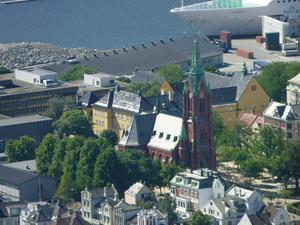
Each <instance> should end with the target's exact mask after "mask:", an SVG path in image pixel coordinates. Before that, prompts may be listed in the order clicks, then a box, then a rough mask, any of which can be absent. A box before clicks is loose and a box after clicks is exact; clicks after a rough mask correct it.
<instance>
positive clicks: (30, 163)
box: [4, 159, 36, 173]
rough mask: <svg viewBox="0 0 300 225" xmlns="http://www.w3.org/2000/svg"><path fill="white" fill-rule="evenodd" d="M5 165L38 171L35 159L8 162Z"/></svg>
mask: <svg viewBox="0 0 300 225" xmlns="http://www.w3.org/2000/svg"><path fill="white" fill-rule="evenodd" d="M4 165H5V166H7V167H11V168H15V169H20V170H25V171H31V172H34V173H35V172H36V162H35V159H33V160H25V161H20V162H13V163H6V164H4Z"/></svg>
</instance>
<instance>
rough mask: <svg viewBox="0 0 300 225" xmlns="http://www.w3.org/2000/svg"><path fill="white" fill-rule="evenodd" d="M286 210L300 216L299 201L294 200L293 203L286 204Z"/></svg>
mask: <svg viewBox="0 0 300 225" xmlns="http://www.w3.org/2000/svg"><path fill="white" fill-rule="evenodd" d="M287 210H288V211H289V212H290V213H294V214H296V215H298V216H300V202H294V203H291V204H288V206H287Z"/></svg>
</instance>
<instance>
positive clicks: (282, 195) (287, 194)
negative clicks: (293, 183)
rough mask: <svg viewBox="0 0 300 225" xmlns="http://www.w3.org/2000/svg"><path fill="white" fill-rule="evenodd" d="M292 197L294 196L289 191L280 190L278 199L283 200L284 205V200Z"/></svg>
mask: <svg viewBox="0 0 300 225" xmlns="http://www.w3.org/2000/svg"><path fill="white" fill-rule="evenodd" d="M293 195H294V193H293V192H292V191H290V190H281V191H280V193H279V197H280V198H283V199H284V200H285V204H286V200H287V199H288V198H291V197H293Z"/></svg>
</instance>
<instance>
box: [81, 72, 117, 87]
mask: <svg viewBox="0 0 300 225" xmlns="http://www.w3.org/2000/svg"><path fill="white" fill-rule="evenodd" d="M84 84H86V85H88V86H92V87H112V86H115V76H113V75H110V74H106V73H95V74H84Z"/></svg>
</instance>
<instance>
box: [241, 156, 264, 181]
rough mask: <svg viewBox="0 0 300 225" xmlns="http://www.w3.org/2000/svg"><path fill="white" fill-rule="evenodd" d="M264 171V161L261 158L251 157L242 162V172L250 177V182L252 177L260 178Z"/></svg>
mask: <svg viewBox="0 0 300 225" xmlns="http://www.w3.org/2000/svg"><path fill="white" fill-rule="evenodd" d="M262 171H263V162H262V161H261V160H259V159H255V158H251V159H247V160H245V161H243V162H242V163H241V172H242V174H243V175H244V176H245V177H248V178H249V181H250V184H251V179H252V178H258V177H259V176H260V173H261V172H262Z"/></svg>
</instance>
